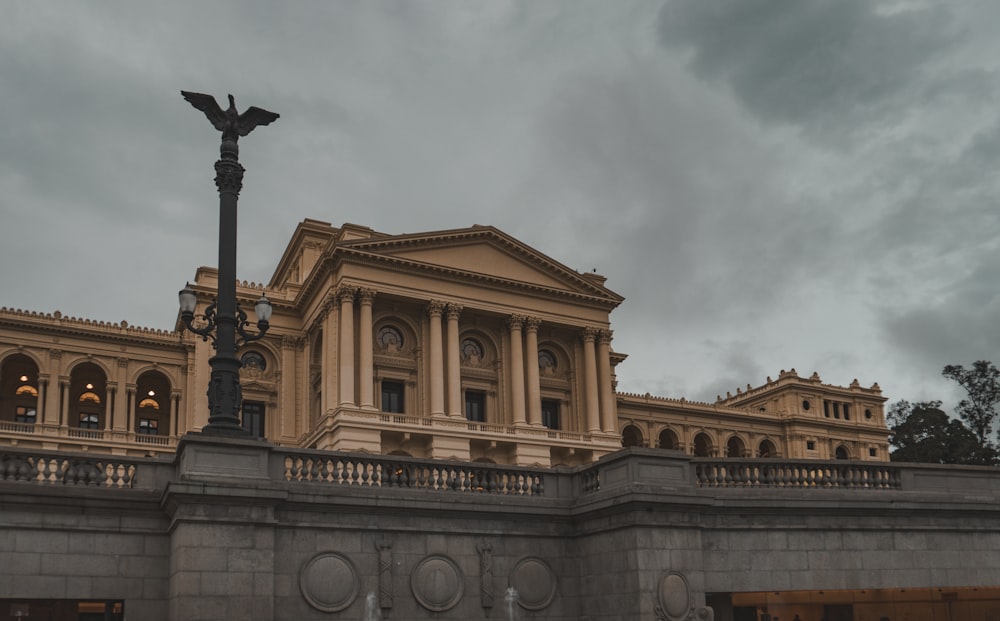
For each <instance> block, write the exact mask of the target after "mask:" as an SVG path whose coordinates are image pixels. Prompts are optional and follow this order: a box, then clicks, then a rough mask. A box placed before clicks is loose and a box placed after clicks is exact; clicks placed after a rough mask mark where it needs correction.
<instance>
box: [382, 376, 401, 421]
mask: <svg viewBox="0 0 1000 621" xmlns="http://www.w3.org/2000/svg"><path fill="white" fill-rule="evenodd" d="M405 388H406V387H405V386H404V385H403V382H394V381H391V380H382V411H383V412H393V413H395V414H402V413H403V412H404V411H405V410H404V409H403V408H404V406H405V403H403V391H404V390H405Z"/></svg>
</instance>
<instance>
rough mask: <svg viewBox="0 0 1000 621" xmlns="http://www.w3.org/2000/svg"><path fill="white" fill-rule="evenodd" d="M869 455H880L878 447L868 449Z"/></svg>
mask: <svg viewBox="0 0 1000 621" xmlns="http://www.w3.org/2000/svg"><path fill="white" fill-rule="evenodd" d="M868 456H869V457H878V449H873V448H870V449H868Z"/></svg>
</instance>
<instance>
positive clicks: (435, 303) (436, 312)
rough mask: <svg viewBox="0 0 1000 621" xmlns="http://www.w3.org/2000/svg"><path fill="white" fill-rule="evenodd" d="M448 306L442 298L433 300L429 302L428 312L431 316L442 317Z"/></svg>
mask: <svg viewBox="0 0 1000 621" xmlns="http://www.w3.org/2000/svg"><path fill="white" fill-rule="evenodd" d="M446 306H447V305H446V304H445V303H444V302H442V301H441V300H431V301H430V302H428V303H427V314H428V315H430V316H431V317H440V316H441V315H443V314H444V309H445V308H446Z"/></svg>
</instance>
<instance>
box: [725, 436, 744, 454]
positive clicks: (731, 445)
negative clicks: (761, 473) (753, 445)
mask: <svg viewBox="0 0 1000 621" xmlns="http://www.w3.org/2000/svg"><path fill="white" fill-rule="evenodd" d="M744 456H746V445H745V444H743V440H741V439H740V438H739V436H733V437H731V438H729V441H728V442H726V457H744Z"/></svg>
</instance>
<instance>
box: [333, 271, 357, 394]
mask: <svg viewBox="0 0 1000 621" xmlns="http://www.w3.org/2000/svg"><path fill="white" fill-rule="evenodd" d="M354 294H355V289H354V287H340V288H339V289H337V299H338V300H339V301H340V365H339V366H340V369H339V371H340V405H355V403H354Z"/></svg>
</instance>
